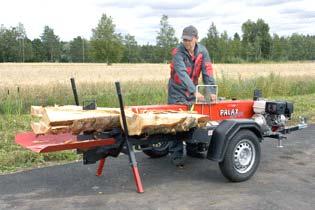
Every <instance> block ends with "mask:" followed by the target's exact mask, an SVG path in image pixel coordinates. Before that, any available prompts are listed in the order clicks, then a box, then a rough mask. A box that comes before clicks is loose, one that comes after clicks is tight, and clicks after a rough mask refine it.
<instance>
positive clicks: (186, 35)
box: [182, 25, 198, 40]
mask: <svg viewBox="0 0 315 210" xmlns="http://www.w3.org/2000/svg"><path fill="white" fill-rule="evenodd" d="M193 37H196V38H198V30H197V29H196V27H195V26H192V25H190V26H187V27H185V28H184V30H183V35H182V39H188V40H192V39H193Z"/></svg>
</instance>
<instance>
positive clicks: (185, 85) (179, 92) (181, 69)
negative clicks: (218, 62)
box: [168, 44, 215, 104]
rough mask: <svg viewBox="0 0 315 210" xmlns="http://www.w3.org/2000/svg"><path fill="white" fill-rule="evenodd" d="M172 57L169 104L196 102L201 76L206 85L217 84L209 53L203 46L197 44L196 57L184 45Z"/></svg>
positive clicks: (175, 49)
mask: <svg viewBox="0 0 315 210" xmlns="http://www.w3.org/2000/svg"><path fill="white" fill-rule="evenodd" d="M172 56H173V59H172V63H171V77H170V79H169V83H168V103H169V104H175V103H187V104H190V103H192V102H194V101H195V96H194V93H195V92H196V85H198V79H199V76H200V74H202V79H203V83H204V84H205V85H214V84H215V81H214V78H213V68H212V64H211V61H210V57H209V53H208V51H207V49H206V48H205V47H204V46H203V45H201V44H196V47H195V50H194V56H191V55H190V54H189V52H188V51H187V50H186V49H185V47H184V45H183V44H180V45H179V46H178V47H176V48H174V49H173V51H172ZM211 91H212V92H213V89H211Z"/></svg>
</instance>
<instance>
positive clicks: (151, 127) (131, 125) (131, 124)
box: [31, 106, 209, 136]
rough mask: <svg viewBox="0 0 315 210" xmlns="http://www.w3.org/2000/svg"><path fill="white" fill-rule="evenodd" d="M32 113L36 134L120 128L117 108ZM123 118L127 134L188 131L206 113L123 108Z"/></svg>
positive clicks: (69, 108) (199, 123) (67, 108)
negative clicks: (35, 120)
mask: <svg viewBox="0 0 315 210" xmlns="http://www.w3.org/2000/svg"><path fill="white" fill-rule="evenodd" d="M32 110H33V112H32V113H34V114H33V115H35V116H41V119H40V121H39V122H33V123H31V127H32V129H33V132H34V133H35V134H49V133H50V134H58V133H64V132H71V133H72V134H80V133H82V132H95V131H97V132H100V131H107V130H111V129H113V128H114V127H119V128H122V127H123V126H122V120H121V119H120V110H119V109H118V108H103V107H100V108H97V109H96V110H82V107H80V106H55V107H45V108H43V107H42V108H39V107H32ZM125 113H126V121H127V126H128V131H129V135H131V136H134V135H142V134H148V135H150V134H163V133H176V132H182V131H188V130H190V129H191V128H194V127H200V126H204V125H205V124H206V123H207V122H208V120H209V119H208V116H207V115H200V114H196V113H193V112H187V111H147V112H142V113H134V112H133V111H132V110H131V109H129V108H126V109H125Z"/></svg>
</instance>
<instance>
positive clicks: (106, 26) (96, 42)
mask: <svg viewBox="0 0 315 210" xmlns="http://www.w3.org/2000/svg"><path fill="white" fill-rule="evenodd" d="M92 33H93V35H92V38H91V46H92V55H93V57H94V59H95V61H97V62H106V63H107V64H111V63H113V62H119V61H120V59H121V57H122V54H123V44H122V37H121V35H120V34H116V33H115V24H113V20H112V18H111V17H110V16H109V17H107V16H106V14H103V15H102V17H101V19H100V21H99V23H98V25H97V27H96V28H95V29H92Z"/></svg>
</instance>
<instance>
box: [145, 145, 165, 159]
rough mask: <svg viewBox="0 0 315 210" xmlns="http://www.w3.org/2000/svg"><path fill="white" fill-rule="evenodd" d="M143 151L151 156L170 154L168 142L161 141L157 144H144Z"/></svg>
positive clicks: (157, 156) (158, 156)
mask: <svg viewBox="0 0 315 210" xmlns="http://www.w3.org/2000/svg"><path fill="white" fill-rule="evenodd" d="M141 147H142V151H143V153H144V154H146V155H147V156H149V157H151V158H160V157H164V156H166V155H168V152H169V150H168V147H169V143H168V142H159V143H157V144H151V145H142V146H141Z"/></svg>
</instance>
